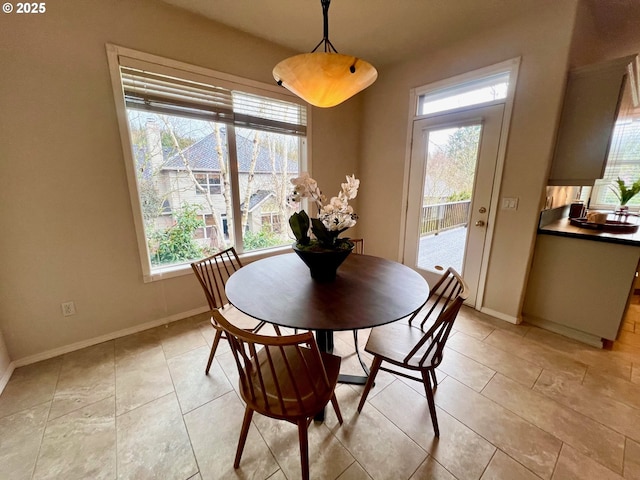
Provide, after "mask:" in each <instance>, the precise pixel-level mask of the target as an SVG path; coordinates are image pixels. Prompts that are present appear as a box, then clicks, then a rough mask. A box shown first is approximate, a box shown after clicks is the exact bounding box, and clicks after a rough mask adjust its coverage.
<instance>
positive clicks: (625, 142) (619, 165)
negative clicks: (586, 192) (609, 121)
mask: <svg viewBox="0 0 640 480" xmlns="http://www.w3.org/2000/svg"><path fill="white" fill-rule="evenodd" d="M635 110H636V109H629V110H628V111H627V112H624V113H625V114H624V115H621V116H620V117H619V119H618V121H617V122H616V124H615V127H614V129H613V135H612V137H611V145H610V148H609V155H608V157H607V166H606V168H605V172H604V176H603V178H602V179H600V180H596V181H595V184H594V186H593V191H592V192H591V204H590V205H591V207H593V208H601V209H612V208H615V207H616V206H617V205H618V204H619V203H620V201H619V200H618V198H617V197H616V195H615V193H614V190H615V186H614V185H615V180H616V179H617V178H620V179H622V180H624V181H625V182H626V183H627V185H630V184H632V183H634V182H635V181H637V180H638V179H640V109H638V111H635ZM628 206H629V207H630V208H631V209H633V210H637V209H638V208H639V207H640V195H636V196H635V197H633V198H632V199H631V200H630V201H629V203H628Z"/></svg>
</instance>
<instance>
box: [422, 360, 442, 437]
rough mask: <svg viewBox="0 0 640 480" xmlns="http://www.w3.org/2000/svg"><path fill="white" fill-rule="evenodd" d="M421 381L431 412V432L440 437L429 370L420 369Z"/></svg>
mask: <svg viewBox="0 0 640 480" xmlns="http://www.w3.org/2000/svg"><path fill="white" fill-rule="evenodd" d="M422 383H424V391H425V392H426V394H427V402H428V403H429V413H430V414H431V423H432V424H433V432H434V433H435V435H436V437H438V438H439V437H440V429H439V428H438V417H436V403H435V401H434V399H433V389H432V388H431V378H430V377H429V371H428V370H423V371H422Z"/></svg>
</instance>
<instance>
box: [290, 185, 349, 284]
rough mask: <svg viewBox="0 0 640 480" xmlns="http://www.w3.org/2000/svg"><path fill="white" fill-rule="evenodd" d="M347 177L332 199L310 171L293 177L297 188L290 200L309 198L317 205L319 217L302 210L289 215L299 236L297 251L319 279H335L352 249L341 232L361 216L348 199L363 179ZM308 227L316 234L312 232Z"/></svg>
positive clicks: (293, 229) (291, 224) (312, 273)
mask: <svg viewBox="0 0 640 480" xmlns="http://www.w3.org/2000/svg"><path fill="white" fill-rule="evenodd" d="M346 178H347V181H346V183H342V184H341V187H342V189H341V191H340V193H339V194H338V196H337V197H332V198H331V199H330V200H329V202H326V197H325V196H324V195H323V194H322V192H321V191H320V189H319V188H318V183H317V182H316V181H315V180H314V179H313V178H311V177H310V176H309V174H308V173H307V172H303V173H302V174H301V175H300V176H299V177H297V178H294V179H292V180H291V183H293V185H294V191H293V194H292V195H291V196H290V197H289V202H295V203H298V202H300V200H302V199H303V198H309V199H311V200H313V201H314V202H315V204H316V206H317V207H318V216H317V218H311V219H310V218H309V216H308V215H307V213H306V212H305V211H304V210H301V211H300V212H296V213H294V214H293V215H291V217H289V225H290V226H291V230H292V231H293V234H294V235H295V237H296V243H294V245H293V249H294V251H295V252H296V253H297V254H298V256H299V257H300V258H301V259H302V261H303V262H304V263H305V264H306V265H307V266H308V267H309V269H310V271H311V277H312V278H314V279H316V280H319V281H332V280H334V279H335V276H336V270H337V268H338V267H339V266H340V264H341V263H342V262H343V261H344V260H345V259H346V258H347V256H348V255H349V254H350V253H351V251H352V250H353V243H352V242H351V241H350V240H349V239H348V238H339V235H340V234H341V233H342V232H344V231H345V230H347V229H348V228H351V227H353V226H354V225H355V224H356V222H357V220H358V216H357V215H356V214H355V213H354V211H353V207H351V205H349V200H352V199H354V198H356V195H357V194H358V188H359V186H360V180H358V179H357V178H355V176H354V175H351V176H347V177H346ZM309 230H311V233H312V234H313V236H314V238H312V237H311V236H310V235H309Z"/></svg>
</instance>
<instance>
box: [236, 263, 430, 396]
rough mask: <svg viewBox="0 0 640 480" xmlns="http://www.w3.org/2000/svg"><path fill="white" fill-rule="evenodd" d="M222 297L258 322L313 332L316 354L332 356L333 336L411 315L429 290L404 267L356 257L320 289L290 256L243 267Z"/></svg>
mask: <svg viewBox="0 0 640 480" xmlns="http://www.w3.org/2000/svg"><path fill="white" fill-rule="evenodd" d="M225 292H226V295H227V298H228V299H229V302H230V303H231V304H232V305H234V306H235V307H236V308H237V309H238V310H240V311H242V312H243V313H245V314H247V315H249V316H251V317H254V318H256V319H258V320H264V321H266V322H269V323H272V324H274V325H279V326H282V327H290V328H299V329H306V330H314V331H315V332H316V340H317V342H318V348H319V349H320V350H322V351H325V352H329V353H332V352H333V332H334V331H339V330H358V329H364V328H371V327H375V326H378V325H383V324H385V323H390V322H393V321H396V320H399V319H401V318H404V317H406V316H408V315H411V314H412V313H413V312H415V311H416V310H418V309H419V308H420V307H421V306H422V305H424V303H425V302H426V301H427V297H428V296H429V285H428V284H427V282H426V280H425V279H424V278H423V277H422V276H421V275H420V274H419V273H417V272H416V271H414V270H412V269H411V268H409V267H407V266H406V265H403V264H401V263H398V262H393V261H390V260H386V259H384V258H379V257H373V256H370V255H358V254H351V255H349V256H348V257H347V259H346V260H345V261H344V263H343V264H342V265H341V266H340V268H339V269H338V274H337V276H336V279H335V281H333V282H329V283H321V282H318V281H316V280H314V279H312V278H311V276H310V274H309V268H308V267H307V266H306V265H305V264H304V263H303V262H302V260H301V259H300V258H298V256H297V255H296V254H295V253H291V254H284V255H277V256H273V257H268V258H264V259H261V260H257V261H255V262H252V263H249V264H247V265H245V266H243V267H242V268H241V269H239V270H238V271H236V272H235V273H233V275H231V277H229V280H228V281H227V284H226V287H225ZM358 383H359V382H358Z"/></svg>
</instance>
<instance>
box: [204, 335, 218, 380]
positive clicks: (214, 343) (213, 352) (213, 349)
mask: <svg viewBox="0 0 640 480" xmlns="http://www.w3.org/2000/svg"><path fill="white" fill-rule="evenodd" d="M214 328H215V327H214ZM215 330H216V336H215V337H214V338H213V345H211V353H210V354H209V361H208V362H207V368H206V369H205V370H204V374H205V375H209V370H210V369H211V362H213V357H214V355H215V354H216V350H217V349H218V343H220V338H222V330H218V329H217V328H216V329H215Z"/></svg>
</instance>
